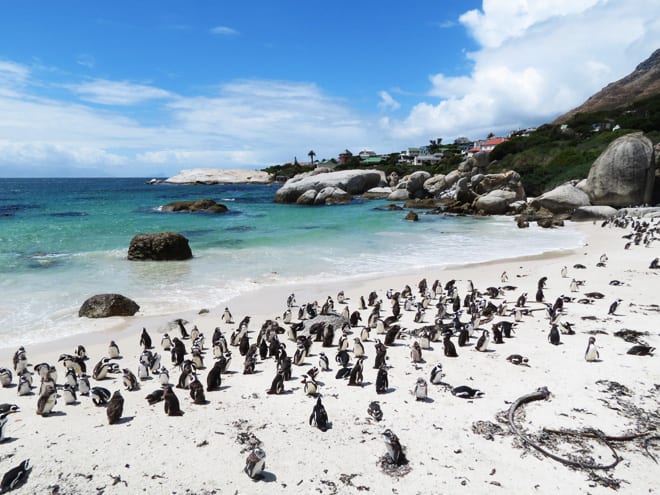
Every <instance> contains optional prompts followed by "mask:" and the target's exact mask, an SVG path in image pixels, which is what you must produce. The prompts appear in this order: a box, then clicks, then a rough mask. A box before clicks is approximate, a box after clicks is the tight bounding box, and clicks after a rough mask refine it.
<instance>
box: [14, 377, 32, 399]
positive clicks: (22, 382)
mask: <svg viewBox="0 0 660 495" xmlns="http://www.w3.org/2000/svg"><path fill="white" fill-rule="evenodd" d="M17 393H18V395H19V396H23V395H30V394H31V393H32V383H31V382H30V380H29V379H28V377H27V375H25V374H23V375H20V376H19V377H18V388H17Z"/></svg>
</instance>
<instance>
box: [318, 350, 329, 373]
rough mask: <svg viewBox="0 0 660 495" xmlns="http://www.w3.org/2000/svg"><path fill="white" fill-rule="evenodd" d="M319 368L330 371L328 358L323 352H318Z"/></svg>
mask: <svg viewBox="0 0 660 495" xmlns="http://www.w3.org/2000/svg"><path fill="white" fill-rule="evenodd" d="M319 369H320V370H321V371H330V360H329V359H328V356H327V355H326V354H325V353H324V352H321V353H319Z"/></svg>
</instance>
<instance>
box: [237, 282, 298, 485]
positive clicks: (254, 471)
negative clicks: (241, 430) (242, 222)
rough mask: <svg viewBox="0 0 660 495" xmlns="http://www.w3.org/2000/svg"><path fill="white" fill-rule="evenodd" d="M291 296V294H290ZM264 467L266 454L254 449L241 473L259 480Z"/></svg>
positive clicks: (259, 449)
mask: <svg viewBox="0 0 660 495" xmlns="http://www.w3.org/2000/svg"><path fill="white" fill-rule="evenodd" d="M292 295H293V294H292ZM265 467H266V452H264V451H263V450H262V449H261V448H259V447H257V448H255V449H254V450H253V451H252V452H250V454H249V455H248V456H247V459H245V467H244V468H243V471H245V474H247V475H248V476H249V477H250V478H252V479H253V480H260V479H262V478H263V476H264V475H263V471H264V469H265Z"/></svg>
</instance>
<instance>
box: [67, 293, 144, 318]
mask: <svg viewBox="0 0 660 495" xmlns="http://www.w3.org/2000/svg"><path fill="white" fill-rule="evenodd" d="M139 310H140V306H138V305H137V303H136V302H135V301H133V300H132V299H129V298H128V297H125V296H122V295H121V294H96V295H95V296H92V297H90V298H89V299H87V300H86V301H85V302H84V303H83V304H82V306H80V310H79V311H78V316H80V317H82V316H86V317H87V318H107V317H109V316H133V315H134V314H135V313H137V312H138V311H139Z"/></svg>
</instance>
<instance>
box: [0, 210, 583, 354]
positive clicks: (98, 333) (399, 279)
mask: <svg viewBox="0 0 660 495" xmlns="http://www.w3.org/2000/svg"><path fill="white" fill-rule="evenodd" d="M572 225H573V226H574V227H575V228H577V229H578V230H580V225H585V223H584V222H574V223H572ZM581 232H582V235H583V239H582V240H581V241H580V242H581V243H582V246H579V247H573V248H558V249H551V250H548V251H543V252H540V253H537V254H527V255H520V256H512V257H505V258H496V259H492V260H486V261H476V262H465V263H449V264H445V265H430V266H429V268H428V269H429V270H433V271H435V272H437V273H438V274H442V273H447V272H452V273H453V272H463V271H466V270H470V269H477V268H479V267H490V266H493V265H503V264H505V263H518V262H526V261H539V260H552V259H555V258H563V257H567V256H570V255H571V254H575V251H576V250H579V249H582V248H583V247H584V241H585V237H586V233H585V232H584V231H581ZM425 276H427V275H426V272H425V271H423V270H422V269H421V268H417V269H410V270H409V271H406V270H404V269H400V270H394V271H390V272H381V273H369V274H360V275H354V276H342V277H338V278H335V279H332V280H330V281H329V282H321V281H317V282H313V281H309V280H306V281H302V282H299V281H286V282H277V283H267V284H265V285H264V284H259V283H258V282H254V284H255V287H254V288H253V289H249V290H244V291H243V292H241V293H240V294H238V295H236V296H231V297H229V298H228V299H226V300H224V301H223V302H221V303H219V304H218V305H216V306H211V307H208V308H207V307H205V308H202V307H198V308H188V309H185V310H182V311H176V312H169V313H157V314H150V315H143V314H139V313H138V314H137V315H135V316H132V317H112V318H99V319H94V318H85V319H84V320H85V321H86V322H88V323H89V326H91V327H102V328H96V329H92V330H90V331H87V332H84V333H79V334H73V335H67V336H64V337H58V338H55V339H53V340H46V341H42V342H36V343H32V344H30V347H31V348H33V349H36V350H37V352H42V351H45V350H47V349H49V348H51V347H55V348H59V349H63V351H62V352H65V351H64V349H65V348H66V349H69V348H70V349H73V348H74V347H75V346H77V345H78V344H79V343H82V344H83V345H85V342H87V343H88V345H89V344H92V345H93V344H98V343H99V342H100V341H101V339H102V338H105V337H107V336H106V335H104V334H108V336H109V335H114V336H117V335H118V336H119V338H122V337H124V336H125V334H126V332H129V331H138V332H139V331H140V330H141V328H142V327H143V326H145V323H144V322H145V321H146V322H150V321H151V322H154V323H155V324H156V325H158V326H159V328H158V329H156V328H154V329H153V330H154V332H155V333H157V334H160V333H163V332H159V331H158V330H159V329H162V328H163V325H164V324H165V322H168V321H172V320H174V319H176V318H179V317H182V316H181V315H184V318H185V319H194V318H195V316H196V315H198V313H199V311H201V310H202V309H205V310H208V313H207V314H208V315H213V314H217V315H221V314H222V311H223V309H224V307H228V306H229V307H234V306H236V307H241V308H242V307H247V304H246V301H245V300H247V299H260V300H261V299H262V297H260V296H261V295H262V294H265V295H266V297H265V299H266V300H268V301H271V300H272V299H273V298H272V297H271V296H272V295H273V294H272V293H275V292H282V293H284V292H286V291H287V290H288V288H292V287H293V288H294V289H296V288H297V289H296V290H305V289H309V288H313V289H312V292H313V293H314V294H317V297H316V298H317V299H318V298H319V297H321V296H320V295H319V294H321V293H320V292H319V291H320V290H321V289H320V287H321V284H327V285H325V287H330V288H332V289H331V290H330V291H329V293H328V294H325V295H323V297H325V296H326V295H329V294H330V293H333V294H336V293H337V291H339V290H342V288H343V287H344V286H353V285H356V284H357V286H358V287H361V288H365V287H367V286H368V285H369V284H375V283H378V282H382V281H383V280H391V281H392V282H393V283H392V284H391V285H393V286H396V285H399V286H400V285H402V284H403V285H405V283H406V282H405V280H407V279H421V278H424V277H425ZM287 295H288V292H287ZM135 299H138V298H134V300H135ZM284 302H285V301H284V300H283V301H282V307H283V306H284ZM81 304H82V303H81ZM274 317H275V315H273V316H272V318H274ZM81 320H82V319H81ZM138 327H139V328H138ZM106 340H107V339H106ZM14 350H15V349H14V347H9V346H0V356H1V355H3V354H5V353H7V352H12V353H13V351H14Z"/></svg>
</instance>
